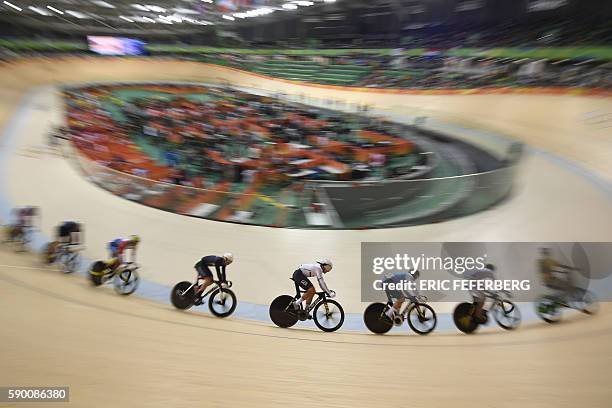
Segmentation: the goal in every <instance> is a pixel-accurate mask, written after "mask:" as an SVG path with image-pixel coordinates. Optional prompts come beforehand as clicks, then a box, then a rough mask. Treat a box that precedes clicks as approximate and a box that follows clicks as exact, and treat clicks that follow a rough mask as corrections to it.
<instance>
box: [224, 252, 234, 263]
mask: <svg viewBox="0 0 612 408" xmlns="http://www.w3.org/2000/svg"><path fill="white" fill-rule="evenodd" d="M223 258H224V259H225V264H226V265H229V264H231V263H232V262H234V254H232V253H230V252H226V253H224V254H223Z"/></svg>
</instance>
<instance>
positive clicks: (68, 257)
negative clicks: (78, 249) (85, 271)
mask: <svg viewBox="0 0 612 408" xmlns="http://www.w3.org/2000/svg"><path fill="white" fill-rule="evenodd" d="M80 266H81V256H80V255H79V254H78V253H67V254H65V255H64V259H63V263H62V269H63V271H64V273H73V272H76V271H77V270H78V269H79V267H80Z"/></svg>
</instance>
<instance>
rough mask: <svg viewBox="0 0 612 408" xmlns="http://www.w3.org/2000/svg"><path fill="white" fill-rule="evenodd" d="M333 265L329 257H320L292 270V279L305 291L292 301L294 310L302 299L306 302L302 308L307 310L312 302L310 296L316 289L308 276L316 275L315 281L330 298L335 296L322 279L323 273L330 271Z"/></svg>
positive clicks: (297, 308)
mask: <svg viewBox="0 0 612 408" xmlns="http://www.w3.org/2000/svg"><path fill="white" fill-rule="evenodd" d="M333 267H334V265H333V264H332V261H330V260H329V259H321V260H318V261H317V262H316V263H313V264H302V265H300V266H299V267H298V268H297V269H296V270H295V271H294V272H293V280H294V281H296V282H297V283H298V285H299V286H300V287H301V288H302V289H304V290H305V291H306V292H304V294H303V295H302V297H301V298H299V299H298V300H296V301H295V302H293V307H294V309H295V310H299V309H300V305H301V304H302V303H303V302H304V301H305V302H306V307H305V309H304V310H308V308H309V307H310V304H311V303H312V298H313V297H314V295H315V293H316V291H315V288H314V286H313V284H312V283H311V282H310V280H309V279H308V278H314V277H316V278H317V281H318V282H319V286H320V287H321V289H323V291H325V293H327V295H328V296H329V297H330V298H333V297H335V296H336V292H334V291H333V290H330V289H329V288H328V287H327V284H326V283H325V280H324V279H323V275H324V274H326V273H328V272H329V271H331V270H332V268H333Z"/></svg>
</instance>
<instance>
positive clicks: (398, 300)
mask: <svg viewBox="0 0 612 408" xmlns="http://www.w3.org/2000/svg"><path fill="white" fill-rule="evenodd" d="M419 276H420V272H419V271H417V270H414V271H410V272H395V273H391V274H388V275H386V276H385V280H384V281H383V283H386V284H387V285H385V293H386V294H387V297H388V298H389V300H390V301H392V302H393V305H392V307H390V308H389V310H387V311H386V312H385V314H386V315H387V317H388V318H389V319H391V320H392V321H393V322H394V323H395V324H400V325H401V324H402V320H401V319H400V320H397V319H396V318H397V315H398V313H399V311H400V310H401V307H402V304H403V303H404V301H405V300H406V299H410V301H412V302H416V301H417V296H418V295H419V293H418V291H417V289H416V285H415V287H414V289H413V290H410V289H408V285H409V284H408V283H407V282H416V280H417V279H419ZM389 284H395V285H403V286H405V287H403V288H402V289H399V290H398V289H394V290H391V289H389V286H388V285H389Z"/></svg>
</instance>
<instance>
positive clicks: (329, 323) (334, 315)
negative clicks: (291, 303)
mask: <svg viewBox="0 0 612 408" xmlns="http://www.w3.org/2000/svg"><path fill="white" fill-rule="evenodd" d="M312 318H313V320H314V322H315V324H316V325H317V327H318V328H319V329H321V330H323V331H324V332H334V331H336V330H338V329H339V328H340V327H342V323H344V309H342V306H340V303H338V302H336V301H335V300H331V299H325V300H324V301H322V302H319V303H318V304H317V305H316V306H315V308H314V310H313V311H312Z"/></svg>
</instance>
